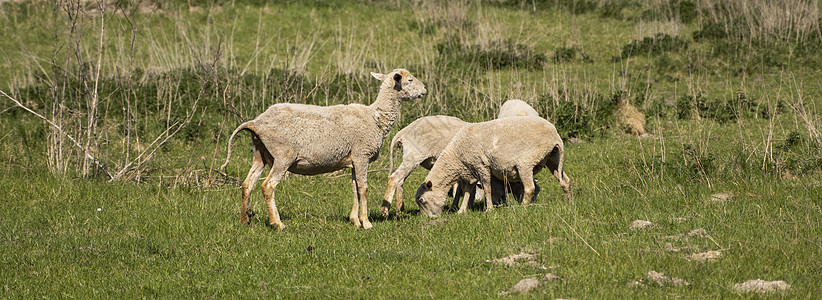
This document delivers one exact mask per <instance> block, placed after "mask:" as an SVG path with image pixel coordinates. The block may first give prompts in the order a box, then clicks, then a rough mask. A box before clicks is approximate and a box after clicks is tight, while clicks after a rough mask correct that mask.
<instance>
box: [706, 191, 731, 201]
mask: <svg viewBox="0 0 822 300" xmlns="http://www.w3.org/2000/svg"><path fill="white" fill-rule="evenodd" d="M733 198H734V194H733V193H730V192H728V193H718V194H713V195H711V199H710V201H711V202H722V203H725V202H728V201H731V199H733Z"/></svg>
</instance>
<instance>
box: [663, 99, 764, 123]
mask: <svg viewBox="0 0 822 300" xmlns="http://www.w3.org/2000/svg"><path fill="white" fill-rule="evenodd" d="M778 107H779V105H778V104H777V108H778ZM676 108H677V117H678V118H679V119H694V120H701V119H709V120H714V121H716V122H719V123H728V122H732V121H738V120H740V119H742V118H752V117H756V116H770V114H773V113H778V111H779V110H778V109H777V110H776V111H772V110H771V109H769V108H767V107H760V106H759V105H758V104H757V103H756V102H754V101H753V100H751V99H750V98H748V96H747V94H746V93H743V92H739V93H737V95H736V97H734V98H730V99H714V100H708V98H707V97H705V96H704V95H702V94H698V95H696V96H692V95H684V96H682V97H681V98H680V99H679V100H678V101H677V103H676Z"/></svg>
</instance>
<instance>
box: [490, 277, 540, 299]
mask: <svg viewBox="0 0 822 300" xmlns="http://www.w3.org/2000/svg"><path fill="white" fill-rule="evenodd" d="M541 284H542V283H541V282H540V281H539V280H537V279H534V278H525V279H523V280H520V281H519V282H517V284H516V285H514V287H512V288H511V289H510V290H507V291H503V292H500V293H499V294H500V295H508V294H515V293H523V294H526V293H528V292H530V291H531V290H533V289H535V288H538V287H539V286H540V285H541Z"/></svg>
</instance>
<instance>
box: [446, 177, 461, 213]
mask: <svg viewBox="0 0 822 300" xmlns="http://www.w3.org/2000/svg"><path fill="white" fill-rule="evenodd" d="M463 191H465V189H463V188H462V183H459V182H457V183H455V184H454V186H452V187H451V191H450V192H451V194H452V195H453V196H454V200H453V201H452V202H451V206H450V207H449V208H448V211H451V212H453V211H456V210H457V203H459V202H460V197H462V193H463Z"/></svg>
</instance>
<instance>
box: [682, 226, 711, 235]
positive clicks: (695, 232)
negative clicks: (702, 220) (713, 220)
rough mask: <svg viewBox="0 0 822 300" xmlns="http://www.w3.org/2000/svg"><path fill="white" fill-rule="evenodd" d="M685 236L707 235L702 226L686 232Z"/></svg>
mask: <svg viewBox="0 0 822 300" xmlns="http://www.w3.org/2000/svg"><path fill="white" fill-rule="evenodd" d="M687 236H689V237H706V236H708V231H706V230H705V229H704V228H701V227H700V228H697V229H694V230H691V231H689V232H688V234H687Z"/></svg>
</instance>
